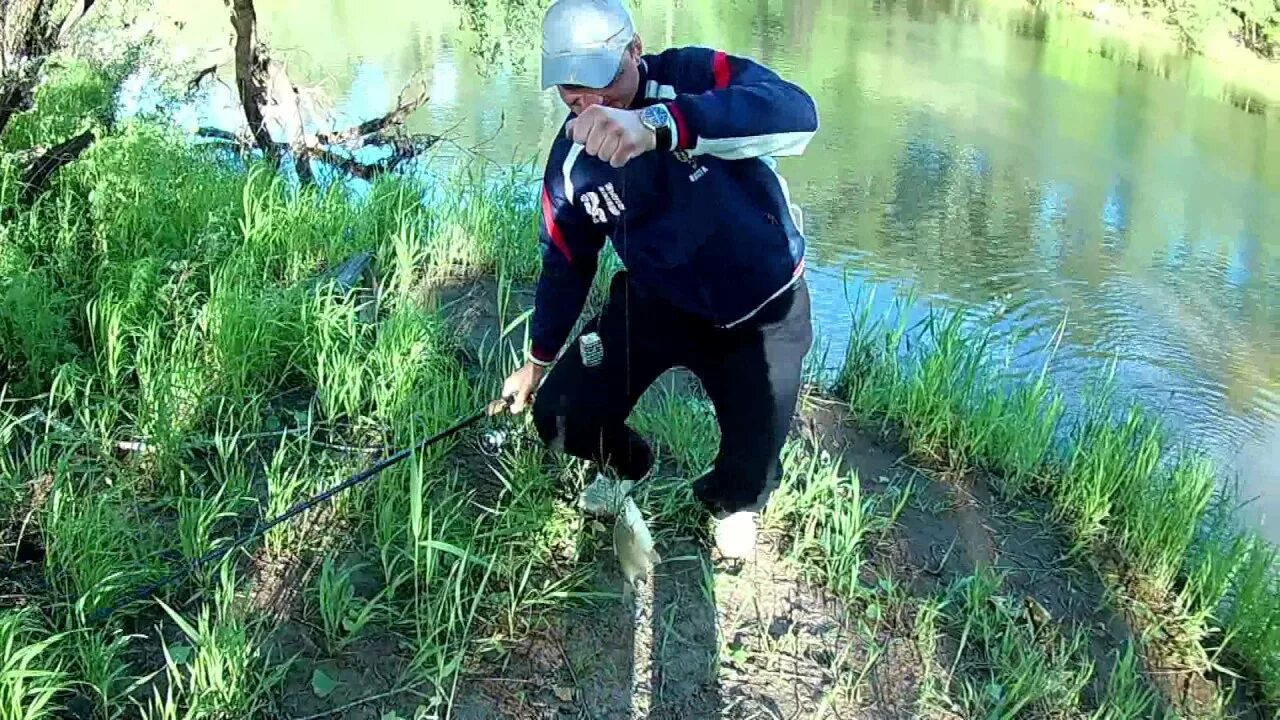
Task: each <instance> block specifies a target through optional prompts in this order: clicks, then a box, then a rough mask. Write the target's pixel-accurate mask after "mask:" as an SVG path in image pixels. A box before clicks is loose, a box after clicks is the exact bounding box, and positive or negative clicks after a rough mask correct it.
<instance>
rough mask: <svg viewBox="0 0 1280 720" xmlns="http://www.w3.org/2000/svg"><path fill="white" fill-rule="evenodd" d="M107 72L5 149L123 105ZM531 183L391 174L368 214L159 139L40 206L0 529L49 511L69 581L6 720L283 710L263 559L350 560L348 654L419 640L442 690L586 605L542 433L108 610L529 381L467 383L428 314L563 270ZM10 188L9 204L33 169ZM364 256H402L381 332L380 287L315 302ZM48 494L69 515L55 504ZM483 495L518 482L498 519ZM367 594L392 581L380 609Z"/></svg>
mask: <svg viewBox="0 0 1280 720" xmlns="http://www.w3.org/2000/svg"><path fill="white" fill-rule="evenodd" d="M78 72H79V71H78ZM92 79H93V76H91V75H84V74H83V73H81V74H77V75H75V76H74V77H73V78H71V79H70V80H68V82H69V83H71V84H73V85H75V88H76V92H75V93H70V92H68V93H63V94H59V93H53V92H51V91H46V92H44V93H43V95H42V102H41V104H40V106H39V107H37V109H36V111H35V112H34V113H32V114H30V115H27V116H23V117H22V118H20V119H19V120H20V122H18V123H17V124H16V125H15V128H16V129H15V130H14V131H13V132H10V133H7V134H6V142H7V143H12V144H14V145H17V144H29V143H31V142H34V141H37V140H39V139H40V138H44V137H46V136H54V135H58V134H59V133H62V132H65V131H67V129H68V123H69V122H70V120H66V118H73V117H74V116H75V113H74V112H72V109H73V108H72V106H73V105H74V103H73V102H72V100H73V99H75V98H80V99H81V101H82V102H83V103H85V104H87V105H89V106H92V107H96V106H97V104H98V101H99V100H100V99H101V98H102V97H107V96H109V95H110V91H109V84H110V78H108V77H106V76H98V77H97V78H96V79H97V81H98V83H99V85H100V87H99V88H98V90H99V92H97V93H94V92H89V91H88V90H87V89H86V86H87V85H90V84H91V83H90V80H92ZM72 81H73V82H72ZM68 98H70V99H68ZM85 98H90V99H92V102H89V101H88V100H85ZM81 110H82V111H83V110H84V108H83V107H82V108H81ZM50 114H52V115H50ZM54 116H56V117H54ZM81 116H84V112H81ZM64 120H65V121H64ZM525 180H526V176H525V175H524V174H522V173H520V172H516V171H513V172H511V173H510V174H508V175H505V176H500V175H495V174H494V173H491V172H490V173H484V174H481V173H478V172H475V171H474V170H468V169H467V168H461V169H459V170H458V171H457V172H456V173H455V174H454V175H452V176H451V177H450V178H448V180H447V181H446V183H445V184H444V185H443V186H442V187H438V188H431V187H425V186H424V185H423V184H422V183H419V182H413V181H408V180H403V179H398V178H387V179H385V180H383V181H380V182H378V183H376V184H374V185H373V186H372V188H371V189H370V190H369V192H368V194H367V196H365V197H362V198H353V197H351V196H350V195H349V194H348V193H347V192H346V191H344V190H343V189H342V188H340V187H334V188H308V189H306V190H304V191H302V192H295V191H293V190H292V189H291V188H288V187H286V185H285V184H284V183H283V181H281V180H280V179H278V178H277V177H276V176H275V175H274V174H273V173H271V172H270V171H269V170H267V169H266V168H264V167H260V166H250V167H248V168H240V167H237V166H236V165H235V164H232V163H228V162H226V161H224V160H220V159H219V157H218V156H217V155H216V154H215V153H214V152H211V151H210V150H208V149H205V148H201V147H196V146H193V145H191V144H190V143H189V142H188V140H187V139H185V138H183V137H180V136H178V135H176V134H174V133H173V132H170V131H169V130H166V129H164V128H161V127H158V126H154V125H148V124H144V123H138V124H130V125H127V126H124V127H121V128H118V129H117V130H115V131H114V132H112V133H109V134H104V136H103V137H101V138H100V139H99V141H98V142H97V143H96V144H95V145H94V147H93V148H92V149H91V150H90V151H89V152H87V153H86V154H85V155H84V157H83V158H81V160H80V161H78V162H77V163H75V164H74V165H72V166H69V167H68V168H66V169H64V170H63V171H62V173H60V174H59V180H58V183H57V186H56V187H55V188H54V189H53V190H51V191H50V192H49V193H47V194H46V195H45V196H44V197H43V198H42V199H41V200H40V202H39V203H38V204H37V205H36V206H35V207H33V208H30V209H20V210H19V212H18V213H17V214H16V217H15V220H14V222H13V223H11V224H7V225H5V226H4V238H3V239H4V243H3V246H2V247H3V252H2V253H0V261H2V262H3V265H4V270H5V272H4V273H3V276H2V277H0V348H3V349H2V350H0V364H2V366H3V369H4V370H5V379H6V385H5V389H4V395H5V402H4V403H0V431H2V432H3V435H2V439H3V440H4V444H5V448H6V451H5V452H4V454H3V464H4V473H3V475H4V477H5V481H4V487H3V488H2V489H3V491H4V493H3V502H4V504H3V506H0V509H2V510H4V517H5V518H6V519H8V518H13V517H18V518H19V519H20V518H21V517H22V516H25V515H30V517H31V518H32V521H31V523H30V525H29V528H28V532H31V533H36V534H37V535H36V536H37V537H38V538H39V539H40V541H41V542H42V543H43V546H44V547H45V548H46V550H47V557H46V558H45V562H44V563H43V566H42V567H43V575H44V577H43V580H44V581H45V583H47V585H48V587H47V588H43V589H42V588H39V587H38V586H33V587H32V588H31V589H30V592H33V593H38V594H37V595H35V596H33V598H32V599H33V600H36V601H38V602H39V604H40V605H41V606H42V607H44V609H45V611H46V612H45V613H43V614H42V615H36V614H34V613H31V612H22V613H17V612H14V611H5V615H4V616H3V622H4V625H3V628H4V633H5V635H4V636H3V637H4V638H6V640H7V642H8V644H9V646H10V649H9V650H7V651H6V653H5V660H6V662H7V663H9V665H8V666H6V674H5V675H4V676H3V681H2V682H0V693H3V695H2V697H3V699H5V700H6V701H7V703H8V704H7V705H6V709H5V711H4V712H3V713H0V717H4V718H6V720H7V719H8V718H10V717H46V716H48V713H49V712H51V711H52V708H53V706H54V705H56V704H58V703H59V702H66V701H68V700H69V699H70V697H71V696H72V694H78V695H80V696H81V697H83V698H87V699H88V700H89V701H90V702H91V703H93V704H94V705H96V706H97V708H98V710H99V712H100V713H101V714H102V716H104V717H119V716H121V715H122V713H126V710H125V708H132V710H129V711H128V712H133V713H138V714H141V715H142V716H143V717H148V718H168V717H194V716H200V717H228V718H230V717H249V716H252V715H253V714H254V713H257V712H261V711H262V710H263V708H265V707H267V706H268V705H270V704H272V703H274V702H275V701H276V700H277V699H278V696H279V694H280V691H281V687H280V682H281V680H282V678H283V672H284V670H285V669H286V668H287V667H288V663H287V660H288V658H273V657H269V653H268V652H267V648H269V647H270V642H269V640H270V637H271V631H272V630H273V627H272V624H273V623H272V622H270V620H269V619H268V618H269V616H268V615H265V614H263V613H262V612H259V611H257V610H256V609H255V602H256V593H257V592H258V591H259V590H260V588H261V586H262V583H264V582H266V578H265V577H259V576H257V571H256V568H257V567H260V566H262V565H263V564H269V565H276V566H280V567H285V568H287V567H289V566H291V565H294V564H303V563H305V562H306V561H307V558H308V557H309V556H311V555H312V554H315V555H321V556H323V557H324V558H325V559H324V561H323V563H322V565H321V569H320V572H319V573H318V577H317V578H315V579H314V580H313V581H312V582H311V583H309V585H308V587H307V588H306V589H305V591H304V593H303V599H302V608H303V615H304V617H305V619H306V620H308V621H314V623H315V625H316V626H317V627H318V628H320V629H321V634H322V637H323V638H324V640H325V643H326V645H327V649H328V650H329V651H330V652H333V653H339V652H342V651H343V650H345V649H346V648H348V647H350V645H351V644H352V643H354V642H357V641H359V640H360V639H362V638H364V637H367V636H370V635H375V634H384V635H386V634H390V635H392V636H396V637H400V638H402V639H403V641H404V642H405V643H407V647H408V648H409V656H410V658H411V660H410V665H411V666H412V667H413V668H415V670H416V672H417V673H418V675H419V677H420V678H423V679H426V680H429V681H431V682H433V683H434V684H435V686H436V687H435V690H434V692H436V693H438V694H440V695H441V697H448V695H449V694H450V693H451V692H452V690H453V687H454V681H455V679H456V677H457V674H458V672H459V671H460V670H462V669H463V668H464V667H465V664H466V663H467V662H470V661H471V660H473V659H474V658H475V657H476V656H477V655H478V654H480V653H482V652H484V651H486V650H489V649H493V648H496V647H498V646H499V644H500V643H501V642H503V641H505V640H509V639H511V638H513V637H516V636H518V635H520V634H521V633H523V632H526V631H527V630H528V629H529V627H530V626H531V625H532V624H533V623H536V620H537V613H535V612H533V611H534V610H535V609H537V608H539V607H547V606H552V605H554V606H557V607H559V606H563V605H566V604H571V603H573V602H575V601H577V599H578V598H579V595H580V593H579V592H578V586H579V585H580V584H581V582H582V578H583V575H582V573H581V572H571V573H567V574H566V573H555V574H552V573H551V572H549V568H550V567H551V563H552V562H553V560H554V557H555V554H556V553H558V552H560V551H561V549H562V548H563V547H564V546H565V544H566V541H567V540H568V539H570V538H572V537H574V536H575V535H576V534H577V533H578V532H580V530H581V528H580V527H576V526H575V523H577V522H579V521H578V520H577V519H576V516H575V515H574V514H573V513H571V512H567V511H566V510H565V507H564V502H563V501H562V499H561V498H560V497H559V495H558V494H557V492H556V490H557V488H556V487H555V486H554V485H552V484H549V483H548V482H547V479H546V476H545V467H544V466H543V464H542V462H541V457H542V456H541V452H540V448H536V447H534V446H532V445H531V444H529V443H528V442H527V440H520V441H518V442H517V445H516V447H515V449H513V450H512V451H511V453H509V455H508V457H507V458H506V459H505V462H506V470H507V472H505V473H504V476H503V477H501V478H475V477H469V476H465V475H462V474H459V473H458V472H457V471H456V470H454V469H451V467H450V465H449V462H448V460H449V451H450V449H452V448H454V447H456V446H457V442H456V441H453V442H450V443H447V444H444V445H441V446H440V447H434V448H432V449H431V450H430V451H429V452H426V453H423V454H422V455H420V456H418V457H416V458H413V459H411V460H410V461H408V462H406V463H403V464H401V465H400V466H397V467H396V468H393V469H392V470H389V471H387V472H386V473H385V474H384V475H382V476H380V477H379V478H378V480H377V481H376V482H374V483H370V484H369V485H366V486H363V487H361V488H358V489H355V490H353V491H351V492H349V493H347V494H344V495H342V496H339V497H338V498H336V499H335V500H334V501H333V502H332V503H330V504H328V506H327V507H325V508H323V509H317V510H315V511H312V512H311V513H309V514H308V515H305V516H303V517H302V518H299V519H298V520H296V521H295V522H292V523H288V524H285V525H283V526H280V527H278V528H276V529H274V530H273V531H272V532H270V533H268V534H267V535H266V537H265V538H264V539H263V541H262V543H261V545H260V546H259V547H252V546H251V547H249V548H246V550H245V551H242V552H238V553H236V554H233V555H232V557H231V560H230V561H229V562H227V563H224V564H223V565H222V566H221V567H218V568H208V569H206V570H205V571H203V572H202V573H198V574H197V575H196V576H195V577H194V578H192V579H191V581H190V582H188V583H187V584H185V585H183V586H179V587H173V588H169V589H167V590H165V591H163V592H162V593H161V594H160V596H159V597H158V598H157V599H156V600H155V601H154V602H142V603H135V604H131V605H128V606H126V607H124V608H122V609H120V610H119V611H118V612H117V613H116V614H115V615H114V616H113V617H112V618H111V620H110V622H109V625H108V626H107V627H105V628H103V627H97V626H91V625H88V624H87V623H86V620H85V618H86V617H87V616H89V615H90V614H92V613H93V612H95V611H97V610H101V609H103V608H108V607H112V606H113V605H115V604H116V603H118V602H120V601H122V600H123V599H125V598H126V597H128V595H127V593H128V592H130V591H131V590H133V589H134V588H137V587H138V586H140V585H143V584H146V583H148V582H152V581H155V580H158V579H159V578H161V577H163V576H164V575H165V574H166V573H167V572H169V571H170V570H171V569H172V568H173V567H174V563H176V562H179V561H182V560H191V559H194V558H195V557H198V556H200V555H201V554H203V553H205V552H208V551H209V550H212V549H215V548H218V547H222V546H224V545H225V544H226V543H227V542H229V540H230V538H231V537H233V536H234V535H235V534H237V533H239V532H242V531H244V530H247V529H249V528H250V527H252V524H253V522H255V521H256V520H257V519H261V518H265V517H269V516H273V515H275V514H277V513H279V512H281V511H283V510H284V509H286V508H287V507H289V506H291V505H292V504H294V503H295V502H297V501H299V500H301V499H303V498H304V497H307V496H309V495H311V494H313V493H316V492H318V491H320V490H321V489H323V488H325V487H328V486H330V485H332V484H335V483H336V482H338V481H339V480H340V479H342V478H343V477H345V476H347V475H349V474H351V473H352V472H354V471H356V470H358V469H361V468H363V467H364V466H365V465H366V464H367V463H368V462H369V455H368V454H366V453H362V452H347V451H345V450H343V449H341V448H343V447H357V448H364V447H374V448H385V449H387V450H386V451H388V452H389V451H390V450H392V449H396V448H399V447H403V446H406V445H410V444H412V443H413V442H414V441H416V440H417V439H419V438H421V437H423V436H424V435H426V434H428V433H432V432H435V431H437V430H439V429H442V428H444V427H446V426H447V425H450V424H452V423H453V422H454V421H456V420H457V419H458V418H459V417H462V416H464V415H466V414H469V413H470V412H471V411H472V410H474V409H475V408H476V407H478V406H479V405H480V404H482V403H483V402H485V401H487V400H488V399H489V398H490V396H491V395H492V393H493V392H494V391H495V390H496V386H497V384H498V382H500V379H501V375H500V372H501V371H502V370H503V369H505V366H495V367H492V368H487V370H488V371H489V374H488V375H485V376H477V374H476V373H475V372H474V369H473V368H467V367H465V366H463V365H462V363H461V360H460V357H461V353H460V350H461V346H460V345H459V344H458V339H457V338H455V337H453V336H452V335H451V333H450V331H449V329H448V328H447V327H446V326H445V324H444V321H443V319H442V317H440V316H439V315H437V314H434V313H431V312H429V311H428V308H429V307H430V305H431V293H432V289H433V288H434V287H436V286H438V285H439V284H440V283H444V282H448V281H450V280H453V279H465V278H469V277H478V276H483V275H500V276H502V277H505V278H508V279H512V280H521V279H525V280H527V279H528V278H529V277H530V276H531V274H532V273H533V272H535V271H536V268H537V254H536V248H537V243H536V234H535V233H536V226H535V225H534V215H533V212H532V210H533V207H534V206H533V203H532V200H531V196H529V194H528V193H527V185H526V183H525ZM3 183H4V184H3V186H0V198H4V199H5V200H6V201H8V200H10V199H11V198H13V197H14V195H15V193H16V189H15V185H14V183H16V179H15V178H14V177H13V176H12V174H7V175H4V176H3ZM428 193H430V194H431V197H432V201H431V202H430V203H428V204H424V203H422V202H421V198H422V197H424V195H427V194H428ZM360 251H365V252H370V253H372V254H373V255H374V257H375V258H376V260H377V262H376V263H375V265H374V267H375V268H376V274H377V282H378V285H379V287H380V294H379V303H378V306H377V308H376V312H377V315H378V317H377V320H378V322H377V323H368V322H365V321H364V320H365V319H367V318H366V316H364V315H363V314H362V312H361V311H362V309H363V303H364V302H365V301H366V300H367V297H366V295H364V294H363V293H361V292H359V291H356V292H343V291H341V290H340V289H338V288H336V287H335V286H333V285H332V284H327V285H325V284H321V285H319V286H317V285H316V284H315V282H314V281H315V279H316V278H318V277H320V276H322V274H323V273H324V271H326V270H327V269H328V268H331V267H333V266H335V265H337V264H338V263H339V262H341V261H342V260H344V259H345V258H347V257H349V256H351V255H352V254H353V253H356V252H360ZM509 360H510V359H509V358H503V357H497V358H494V362H497V363H505V362H509ZM122 441H123V442H129V443H134V445H132V446H131V447H132V449H130V450H121V449H120V443H121V442H122ZM39 482H45V483H47V485H48V492H47V498H45V499H44V501H43V502H42V503H41V504H40V505H39V506H38V507H28V506H27V503H28V502H29V501H28V498H29V496H30V493H28V492H27V488H29V487H30V486H31V485H32V484H36V483H39ZM477 483H481V484H487V485H489V486H491V487H496V488H497V490H496V491H495V492H490V493H489V494H488V495H487V496H486V497H485V498H484V502H483V503H482V502H480V501H479V500H477V499H476V496H477V493H478V491H479V488H478V486H477ZM481 506H483V509H479V508H480V507H481ZM6 522H8V520H6ZM5 529H6V532H7V531H9V530H10V528H8V527H6V528H5ZM531 538H532V540H531ZM344 550H345V551H347V552H348V554H350V558H349V560H345V561H343V563H342V564H335V562H336V561H335V559H334V558H335V556H334V555H333V554H332V553H335V552H340V551H344ZM249 555H254V556H256V558H257V560H258V561H260V562H251V561H250V558H249ZM6 562H8V559H6ZM357 576H360V577H364V578H367V577H368V576H375V577H376V584H377V585H378V588H379V589H377V590H376V591H374V592H372V593H369V594H367V595H366V594H365V593H364V592H363V590H361V591H360V592H357V585H356V584H355V583H354V582H353V578H354V577H357ZM361 587H364V586H363V585H362V586H361ZM584 597H585V596H584ZM127 627H128V628H132V627H138V628H149V629H148V630H144V631H143V633H141V634H138V633H132V634H130V633H125V634H120V631H121V630H122V629H124V628H127ZM64 633H71V634H74V635H75V636H76V638H77V641H76V642H71V641H69V640H64V639H63V638H64ZM79 639H83V641H80V640H79ZM158 649H159V650H162V652H161V653H160V656H162V657H163V662H162V663H160V664H159V665H157V664H156V663H155V659H156V658H157V655H156V652H155V651H156V650H158ZM27 670H31V671H32V672H27ZM24 697H25V698H28V699H27V700H25V701H22V700H21V699H22V698H24ZM11 698H12V700H10V699H11ZM36 700H38V701H39V702H36ZM20 706H21V707H23V708H25V710H23V712H26V713H28V714H25V715H24V714H14V713H17V712H18V710H17V709H16V708H18V707H20ZM11 708H12V710H10V709H11Z"/></svg>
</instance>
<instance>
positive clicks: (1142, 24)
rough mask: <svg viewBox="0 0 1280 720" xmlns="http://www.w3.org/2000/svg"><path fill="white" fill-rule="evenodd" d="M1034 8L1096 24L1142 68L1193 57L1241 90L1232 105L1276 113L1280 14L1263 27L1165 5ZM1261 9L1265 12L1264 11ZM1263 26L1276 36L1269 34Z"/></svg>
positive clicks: (1010, 2)
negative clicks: (1166, 58) (1184, 55)
mask: <svg viewBox="0 0 1280 720" xmlns="http://www.w3.org/2000/svg"><path fill="white" fill-rule="evenodd" d="M988 1H991V0H988ZM994 4H995V5H996V6H1000V7H1016V8H1020V9H1025V8H1027V7H1028V4H1027V3H1026V2H1020V1H1018V0H994ZM1030 6H1031V7H1034V8H1035V9H1036V10H1037V11H1040V12H1046V13H1050V14H1054V15H1056V16H1057V17H1056V18H1055V22H1056V23H1059V24H1061V23H1062V22H1063V21H1064V20H1066V19H1068V18H1073V19H1077V20H1075V21H1076V22H1080V23H1089V24H1091V25H1092V26H1093V27H1094V30H1095V31H1096V33H1097V34H1098V35H1099V36H1100V37H1103V38H1107V39H1109V40H1112V41H1115V42H1118V43H1122V44H1123V45H1124V46H1126V47H1128V48H1129V50H1130V52H1131V53H1133V54H1134V55H1135V60H1136V62H1137V63H1138V64H1139V65H1140V66H1141V65H1152V64H1154V65H1156V66H1157V67H1159V65H1160V63H1159V61H1158V60H1156V61H1155V62H1154V63H1153V62H1152V60H1151V59H1150V58H1149V57H1147V53H1148V52H1149V51H1155V52H1156V53H1161V54H1165V55H1176V54H1180V53H1183V52H1190V53H1193V54H1194V55H1197V56H1199V57H1200V58H1202V59H1203V60H1204V61H1205V62H1206V64H1207V66H1208V67H1209V68H1210V69H1211V71H1212V72H1213V74H1215V75H1217V76H1218V77H1219V78H1220V79H1221V81H1225V82H1226V83H1228V84H1229V85H1230V86H1231V87H1233V88H1235V89H1236V94H1238V97H1237V98H1233V99H1232V102H1233V103H1235V104H1236V105H1238V106H1239V107H1241V109H1244V110H1246V111H1247V112H1252V113H1259V114H1265V113H1266V112H1267V110H1268V106H1270V107H1272V108H1274V107H1275V106H1276V104H1277V103H1280V95H1278V94H1277V88H1280V14H1277V15H1275V16H1274V17H1273V18H1271V19H1270V20H1269V21H1266V20H1264V21H1263V22H1262V24H1258V23H1255V22H1254V21H1252V20H1248V21H1245V20H1242V19H1241V18H1240V17H1239V16H1236V15H1234V14H1232V13H1231V11H1230V10H1228V9H1226V8H1225V7H1223V8H1219V7H1217V6H1216V5H1213V4H1209V5H1206V6H1204V7H1203V8H1193V7H1189V6H1185V7H1184V6H1177V7H1175V6H1172V5H1166V4H1161V3H1153V4H1146V5H1141V6H1130V5H1129V4H1126V3H1124V2H1105V1H1099V0H1053V1H1052V2H1033V3H1030ZM1260 9H1264V10H1265V8H1261V6H1260ZM1268 22H1269V23H1270V24H1267V23H1268ZM1263 25H1267V27H1269V28H1270V30H1267V31H1264V30H1263V29H1262V27H1263ZM1246 27H1247V28H1248V30H1247V31H1246V29H1245V28H1246ZM1268 33H1270V34H1268ZM1144 51H1147V52H1144ZM1117 59H1123V58H1117Z"/></svg>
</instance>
